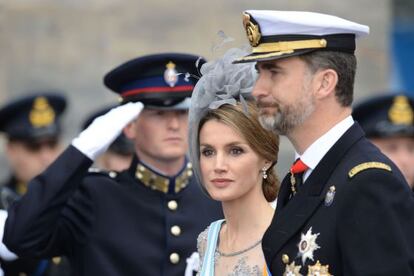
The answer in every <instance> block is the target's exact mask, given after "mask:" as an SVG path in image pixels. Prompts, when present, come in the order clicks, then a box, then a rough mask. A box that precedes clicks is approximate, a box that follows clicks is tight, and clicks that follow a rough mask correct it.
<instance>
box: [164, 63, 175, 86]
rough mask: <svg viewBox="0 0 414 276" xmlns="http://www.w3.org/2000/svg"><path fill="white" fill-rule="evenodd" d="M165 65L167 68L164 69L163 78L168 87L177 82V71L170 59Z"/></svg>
mask: <svg viewBox="0 0 414 276" xmlns="http://www.w3.org/2000/svg"><path fill="white" fill-rule="evenodd" d="M165 67H166V68H167V69H166V70H165V71H164V80H165V82H166V83H167V84H168V85H169V86H170V87H174V86H175V84H176V83H177V82H178V72H177V70H175V64H174V63H173V62H172V61H170V62H168V63H167V65H165Z"/></svg>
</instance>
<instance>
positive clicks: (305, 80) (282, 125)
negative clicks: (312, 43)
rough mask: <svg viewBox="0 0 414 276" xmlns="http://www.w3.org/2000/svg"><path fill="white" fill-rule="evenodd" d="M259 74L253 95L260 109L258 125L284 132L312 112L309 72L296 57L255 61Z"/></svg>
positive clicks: (310, 75) (312, 101)
mask: <svg viewBox="0 0 414 276" xmlns="http://www.w3.org/2000/svg"><path fill="white" fill-rule="evenodd" d="M256 67H257V69H258V72H259V77H258V80H257V82H256V85H255V87H254V89H253V96H254V97H255V98H256V100H257V102H258V106H259V109H260V121H261V123H262V125H263V126H264V127H265V128H267V129H269V130H273V131H276V132H277V133H278V134H281V135H287V134H289V133H290V132H291V131H292V130H294V129H295V128H296V127H297V126H300V125H301V124H302V123H303V122H304V121H305V120H306V119H307V118H308V117H309V115H310V114H311V113H312V112H313V111H314V109H315V103H314V98H313V95H312V89H311V87H312V86H311V82H312V74H311V73H310V71H309V69H308V67H307V66H306V64H305V62H303V61H302V60H301V59H299V58H297V57H289V58H284V59H279V60H271V61H263V62H258V63H257V66H256Z"/></svg>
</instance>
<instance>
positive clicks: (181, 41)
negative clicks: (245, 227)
mask: <svg viewBox="0 0 414 276" xmlns="http://www.w3.org/2000/svg"><path fill="white" fill-rule="evenodd" d="M392 8H393V6H392V1H391V0H367V1H357V0H349V1H331V0H307V1H302V0H301V1H299V0H293V1H283V2H282V1H273V0H261V1H247V0H226V1H221V0H210V1H183V0H175V1H166V0H157V1H151V0H140V1H135V0H104V1H102V0H82V1H81V0H13V1H6V0H4V1H0V54H1V58H0V105H2V104H4V103H5V102H6V101H8V100H10V99H12V98H14V97H16V96H18V95H22V94H24V93H26V91H28V90H33V89H44V88H56V89H60V90H64V91H65V93H66V95H67V97H68V98H69V108H68V112H67V115H66V118H65V121H64V122H65V129H66V132H65V140H66V141H67V142H70V140H71V139H72V138H73V137H74V135H76V133H78V132H79V130H80V124H81V122H82V120H83V119H84V118H85V116H86V114H88V113H89V112H90V111H91V110H93V109H95V108H97V107H99V106H102V105H104V104H107V103H112V102H115V101H116V96H115V95H114V94H112V93H110V92H109V91H108V90H106V89H105V88H104V86H103V84H102V76H103V75H104V74H105V73H106V72H107V71H109V70H110V69H111V68H112V67H113V66H115V65H117V64H120V63H121V62H123V61H126V60H128V59H131V58H133V57H136V56H139V55H143V54H149V53H157V52H165V51H176V52H190V53H194V54H200V55H203V56H204V57H206V58H207V59H211V58H214V57H217V56H219V55H220V53H221V52H214V51H212V49H213V48H214V45H215V44H214V43H217V41H218V38H217V33H218V32H219V31H223V32H224V33H225V34H226V35H228V36H230V37H232V38H234V39H235V41H234V43H232V44H231V46H239V45H244V44H246V43H247V40H246V38H245V34H244V30H243V28H242V21H241V12H242V11H243V10H245V9H274V10H309V11H314V12H324V13H330V14H335V15H338V16H341V17H344V18H347V19H349V20H353V21H357V22H359V23H362V24H366V25H369V26H370V27H371V34H370V36H368V37H367V38H364V39H362V40H360V41H359V42H358V46H357V56H358V62H359V63H358V73H357V79H356V86H355V95H356V96H355V98H356V99H358V98H360V97H364V96H367V95H369V93H370V92H372V91H378V90H383V88H384V87H388V84H389V81H390V61H389V56H390V51H389V45H390V43H389V39H390V28H391V22H392ZM0 155H1V153H0ZM293 158H294V157H293V154H292V148H291V146H290V144H289V142H287V140H286V139H282V145H281V156H280V158H279V160H280V165H279V167H278V170H279V172H280V175H282V176H283V175H284V174H285V173H286V171H287V168H288V167H289V165H290V163H291V162H292V161H293ZM0 166H1V167H0V168H2V169H0V177H1V176H3V175H4V173H5V171H6V167H5V166H6V165H5V161H4V158H0ZM2 170H4V171H2Z"/></svg>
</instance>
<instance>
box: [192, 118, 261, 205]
mask: <svg viewBox="0 0 414 276" xmlns="http://www.w3.org/2000/svg"><path fill="white" fill-rule="evenodd" d="M199 136H200V169H201V174H202V179H203V185H204V186H205V188H206V189H207V191H208V193H209V195H210V196H211V197H212V198H213V199H215V200H218V201H222V202H234V201H237V200H242V199H245V198H252V197H253V198H258V197H259V198H260V197H264V195H263V192H262V185H261V183H262V173H261V169H262V168H263V167H264V166H265V165H266V164H267V163H266V162H265V160H264V159H263V158H262V157H260V156H259V155H258V154H257V153H256V152H254V151H253V149H252V148H251V147H250V146H249V144H248V143H247V141H246V140H245V139H244V137H242V136H241V135H240V134H239V133H238V132H236V131H235V130H234V129H233V128H231V127H229V126H228V125H226V124H224V123H221V122H218V121H216V120H210V121H208V122H206V123H205V124H204V125H203V127H202V128H201V130H200V135H199Z"/></svg>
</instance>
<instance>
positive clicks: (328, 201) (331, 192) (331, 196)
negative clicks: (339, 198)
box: [325, 186, 335, 206]
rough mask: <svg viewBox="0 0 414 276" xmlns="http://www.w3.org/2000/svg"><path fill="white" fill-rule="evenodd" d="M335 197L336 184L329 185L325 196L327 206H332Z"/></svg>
mask: <svg viewBox="0 0 414 276" xmlns="http://www.w3.org/2000/svg"><path fill="white" fill-rule="evenodd" d="M334 197H335V186H331V187H329V190H328V192H327V193H326V196H325V206H331V204H332V202H333V200H334Z"/></svg>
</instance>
